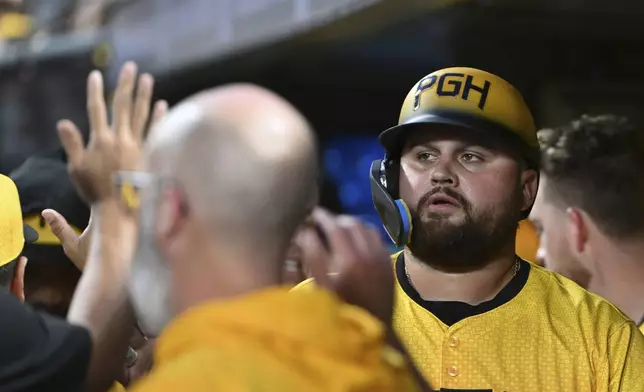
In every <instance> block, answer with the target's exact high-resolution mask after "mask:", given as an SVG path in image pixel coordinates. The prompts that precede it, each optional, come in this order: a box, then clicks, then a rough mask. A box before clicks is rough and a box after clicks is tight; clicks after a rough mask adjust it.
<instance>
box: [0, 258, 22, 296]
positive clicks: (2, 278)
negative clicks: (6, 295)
mask: <svg viewBox="0 0 644 392" xmlns="http://www.w3.org/2000/svg"><path fill="white" fill-rule="evenodd" d="M17 264H18V259H14V260H11V261H10V262H8V263H7V264H5V265H3V266H2V267H0V290H4V291H6V290H9V286H11V281H13V275H14V273H15V270H16V265H17Z"/></svg>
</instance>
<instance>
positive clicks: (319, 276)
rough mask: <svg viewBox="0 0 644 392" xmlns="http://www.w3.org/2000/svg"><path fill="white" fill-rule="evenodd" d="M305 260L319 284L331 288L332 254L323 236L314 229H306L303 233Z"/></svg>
mask: <svg viewBox="0 0 644 392" xmlns="http://www.w3.org/2000/svg"><path fill="white" fill-rule="evenodd" d="M301 235H302V242H303V247H302V250H303V252H304V260H306V266H307V268H308V270H309V273H310V275H311V277H312V278H314V279H315V281H316V282H317V284H318V285H320V286H322V287H326V288H331V285H332V281H331V279H330V278H329V264H330V262H331V260H330V258H331V255H330V254H329V252H327V251H326V249H325V248H324V245H323V244H322V238H320V235H319V234H318V233H317V232H316V231H315V230H313V229H309V230H306V231H304V232H303V233H302V234H301Z"/></svg>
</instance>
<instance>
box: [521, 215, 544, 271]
mask: <svg viewBox="0 0 644 392" xmlns="http://www.w3.org/2000/svg"><path fill="white" fill-rule="evenodd" d="M538 249H539V236H538V235H537V231H536V230H535V228H534V225H533V224H532V222H530V221H529V220H527V219H526V220H522V221H521V222H519V229H518V230H517V238H516V252H517V255H518V256H519V257H521V258H522V259H523V260H527V261H529V262H531V263H536V264H540V263H539V262H538V260H537V250H538Z"/></svg>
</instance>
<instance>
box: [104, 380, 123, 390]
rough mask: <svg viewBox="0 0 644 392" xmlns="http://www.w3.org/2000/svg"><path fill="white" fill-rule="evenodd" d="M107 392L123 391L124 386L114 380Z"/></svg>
mask: <svg viewBox="0 0 644 392" xmlns="http://www.w3.org/2000/svg"><path fill="white" fill-rule="evenodd" d="M107 392H125V388H124V387H123V385H121V384H119V383H118V382H114V384H113V385H112V388H110V389H109V390H108V391H107Z"/></svg>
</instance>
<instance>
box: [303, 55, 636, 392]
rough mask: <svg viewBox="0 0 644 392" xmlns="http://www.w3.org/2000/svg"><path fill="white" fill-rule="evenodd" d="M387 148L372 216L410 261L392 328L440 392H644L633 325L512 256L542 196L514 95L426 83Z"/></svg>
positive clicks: (533, 141) (450, 78)
mask: <svg viewBox="0 0 644 392" xmlns="http://www.w3.org/2000/svg"><path fill="white" fill-rule="evenodd" d="M379 140H380V142H381V143H382V144H383V146H384V147H385V150H386V156H385V159H384V160H382V161H381V160H377V161H375V162H373V164H372V167H371V178H370V181H371V188H372V195H373V200H374V205H375V207H376V210H377V211H378V213H379V215H380V218H381V219H382V221H383V224H384V226H385V228H386V229H387V232H388V233H389V235H390V237H391V238H392V240H393V241H394V242H395V243H396V245H398V246H404V247H405V249H404V251H402V252H399V253H397V254H395V255H393V257H392V261H393V269H394V270H395V273H396V278H397V282H398V284H397V285H396V302H395V307H394V309H395V312H394V327H395V330H397V332H398V333H399V334H400V337H401V339H402V340H403V342H404V344H405V346H406V347H407V349H408V350H409V353H410V355H411V356H412V358H413V359H414V360H415V361H416V363H417V365H418V366H419V368H420V369H421V370H422V372H423V374H424V376H425V377H426V379H427V380H429V382H430V383H431V384H432V385H434V386H438V387H440V388H441V390H468V389H469V390H471V389H475V390H495V391H496V390H499V391H513V390H516V391H519V390H521V391H526V392H527V391H534V392H537V391H555V390H557V391H588V390H594V391H614V392H617V391H625V390H629V391H630V390H633V391H635V390H638V391H641V390H643V389H642V388H643V386H644V373H642V372H641V369H642V367H644V339H643V338H644V336H643V335H642V334H640V333H639V332H638V331H637V329H636V326H635V325H634V324H633V322H632V321H630V320H629V319H628V318H627V317H625V316H624V315H623V314H622V313H620V312H619V311H618V310H617V309H615V307H614V306H613V305H611V304H609V303H608V302H607V301H605V300H603V299H601V298H599V297H598V296H595V295H592V294H590V293H588V292H586V291H585V290H583V289H582V288H580V287H579V286H577V285H576V284H574V283H573V282H571V281H570V280H568V279H566V278H564V277H562V276H559V275H557V274H554V273H552V272H550V271H547V270H545V269H543V268H541V267H539V266H537V265H534V264H531V263H528V262H526V261H524V260H522V259H520V258H519V257H518V256H517V255H516V238H517V228H518V224H519V222H520V221H521V220H522V219H526V218H527V217H528V214H529V212H530V209H531V207H532V204H533V202H534V200H535V197H536V194H537V188H538V183H539V143H538V140H537V132H536V128H535V126H534V121H533V118H532V115H531V113H530V110H529V109H528V107H527V106H526V104H525V102H524V101H523V98H522V97H521V94H520V93H519V92H518V91H517V90H516V89H515V88H514V87H513V86H512V85H510V84H509V83H508V82H506V81H505V80H503V79H501V78H499V77H498V76H495V75H493V74H490V73H488V72H485V71H481V70H477V69H472V68H448V69H443V70H439V71H436V72H434V73H431V74H429V75H427V76H426V77H424V78H423V79H421V80H420V81H419V82H417V83H416V84H415V86H414V87H413V88H412V89H411V90H410V92H409V93H408V95H407V97H406V99H405V101H404V103H403V107H402V110H401V114H400V118H399V124H398V125H397V126H395V127H393V128H390V129H388V130H386V131H384V132H383V133H382V134H381V135H380V137H379ZM307 286H308V287H311V285H308V282H307V283H304V284H302V285H300V286H299V287H298V288H296V290H304V288H305V287H307ZM436 358H440V359H439V360H436Z"/></svg>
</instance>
